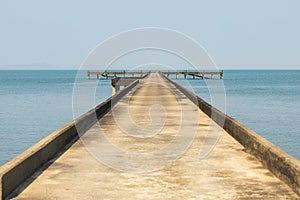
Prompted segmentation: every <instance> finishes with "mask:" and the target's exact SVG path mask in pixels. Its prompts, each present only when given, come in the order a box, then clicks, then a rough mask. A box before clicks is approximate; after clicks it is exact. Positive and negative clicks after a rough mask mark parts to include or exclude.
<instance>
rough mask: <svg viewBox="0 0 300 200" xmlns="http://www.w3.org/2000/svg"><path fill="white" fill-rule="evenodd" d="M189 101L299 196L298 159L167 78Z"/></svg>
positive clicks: (299, 172) (299, 171)
mask: <svg viewBox="0 0 300 200" xmlns="http://www.w3.org/2000/svg"><path fill="white" fill-rule="evenodd" d="M165 78H166V79H167V80H169V81H170V82H172V83H173V84H174V85H175V86H176V87H177V88H178V89H179V90H180V91H181V92H182V93H184V94H185V95H186V96H187V97H188V98H189V99H190V100H191V101H193V102H194V103H195V104H196V105H197V106H199V108H200V109H201V110H202V111H203V112H204V113H206V114H207V115H208V116H210V117H211V118H212V119H213V120H214V121H215V122H216V123H217V124H219V125H220V126H221V127H223V129H224V130H226V131H227V132H228V133H229V134H230V135H231V136H232V137H233V138H235V139H236V140H237V141H238V142H239V143H240V144H242V145H243V146H244V147H245V149H246V151H247V152H249V153H251V154H252V155H254V156H255V157H256V158H257V159H258V160H260V162H261V163H262V164H263V165H264V166H265V167H266V168H267V169H269V170H270V171H271V172H272V173H273V174H274V175H275V176H277V177H278V178H279V179H281V180H282V181H283V182H285V183H286V184H287V185H289V186H290V187H291V188H292V189H293V190H294V191H295V193H296V194H298V195H299V196H300V161H298V160H297V159H295V158H294V157H292V156H290V155H289V154H287V153H286V152H284V151H283V150H281V149H280V148H278V147H277V146H275V145H274V144H272V143H271V142H269V141H268V140H266V139H264V138H263V137H261V136H259V135H258V134H257V133H255V132H254V131H252V130H250V129H249V128H247V127H246V126H244V125H243V124H241V123H240V122H238V121H236V120H235V119H233V118H231V117H229V116H227V115H226V114H224V113H222V112H221V111H219V110H218V109H216V108H214V107H213V106H211V105H210V104H208V103H207V102H205V101H204V100H203V99H201V98H200V97H198V96H196V95H194V94H193V93H192V92H191V91H189V90H187V89H186V88H184V87H182V86H181V85H179V84H178V83H175V82H174V81H172V80H170V79H168V78H167V77H165Z"/></svg>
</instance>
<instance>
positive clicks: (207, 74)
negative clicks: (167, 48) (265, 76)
mask: <svg viewBox="0 0 300 200" xmlns="http://www.w3.org/2000/svg"><path fill="white" fill-rule="evenodd" d="M159 72H161V73H162V74H164V75H166V76H167V77H169V76H170V75H175V78H176V79H178V77H180V76H182V77H184V78H185V79H187V78H188V77H192V78H193V79H196V78H200V79H214V76H215V75H216V76H218V78H219V79H223V76H224V72H223V71H189V70H182V71H159ZM149 73H151V71H142V70H141V71H125V70H123V71H87V79H91V76H92V75H95V78H96V79H99V78H100V77H104V78H105V79H108V78H115V77H130V76H131V77H137V76H139V77H143V76H144V75H147V74H149Z"/></svg>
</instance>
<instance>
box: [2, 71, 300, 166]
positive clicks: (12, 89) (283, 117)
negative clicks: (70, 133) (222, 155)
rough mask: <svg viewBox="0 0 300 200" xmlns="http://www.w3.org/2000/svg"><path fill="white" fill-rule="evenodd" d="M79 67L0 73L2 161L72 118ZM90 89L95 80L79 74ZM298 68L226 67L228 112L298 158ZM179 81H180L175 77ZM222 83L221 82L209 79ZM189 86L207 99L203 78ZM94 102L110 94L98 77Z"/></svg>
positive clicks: (225, 82)
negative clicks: (237, 68)
mask: <svg viewBox="0 0 300 200" xmlns="http://www.w3.org/2000/svg"><path fill="white" fill-rule="evenodd" d="M76 75H77V71H71V70H68V71H46V70H45V71H44V70H41V71H13V70H11V71H0V165H2V164H4V163H6V162H7V161H9V160H11V159H12V158H13V157H15V156H17V155H18V154H20V153H22V152H23V151H24V150H26V149H27V148H29V147H30V146H32V145H33V144H35V143H36V142H38V141H39V140H41V139H42V138H44V137H45V136H47V135H48V134H50V133H51V132H52V131H55V130H56V129H58V128H60V127H62V126H64V125H65V124H66V123H68V122H69V121H71V120H72V119H73V112H72V92H73V85H74V81H75V77H76ZM79 77H80V80H81V81H82V82H81V84H84V87H87V88H89V87H90V86H92V85H93V84H94V83H95V80H90V81H88V80H86V77H85V72H83V73H82V74H80V75H79ZM299 78H300V70H298V71H289V70H287V71H277V70H274V71H271V70H267V71H263V70H256V71H245V70H241V71H231V70H230V71H225V77H224V80H223V81H224V85H225V90H226V99H227V100H226V102H227V107H226V108H227V109H226V110H227V114H229V115H230V116H232V117H234V118H235V119H237V120H238V121H240V122H242V123H243V124H245V125H246V126H248V127H249V128H251V129H253V130H254V131H256V132H257V133H258V134H260V135H261V136H263V137H265V138H267V139H268V140H270V141H271V142H273V143H274V144H276V145H277V146H279V147H280V148H282V149H283V150H285V151H286V152H288V153H289V154H291V155H293V156H294V157H296V158H297V159H300V148H299V147H300V137H299V136H300V132H299V131H300V117H299V114H300V79H299ZM177 81H178V82H182V84H184V81H183V80H177ZM207 81H220V80H207ZM189 84H191V85H192V86H193V89H194V91H195V92H196V93H197V95H199V96H200V97H202V98H204V99H205V100H207V101H208V102H210V95H209V92H208V90H207V88H206V85H205V82H204V81H202V80H191V81H189ZM98 85H99V86H98V88H97V90H96V92H95V93H96V97H95V104H98V103H100V102H102V101H103V100H104V99H106V98H108V97H109V96H110V95H111V87H110V80H101V81H100V82H99V84H98Z"/></svg>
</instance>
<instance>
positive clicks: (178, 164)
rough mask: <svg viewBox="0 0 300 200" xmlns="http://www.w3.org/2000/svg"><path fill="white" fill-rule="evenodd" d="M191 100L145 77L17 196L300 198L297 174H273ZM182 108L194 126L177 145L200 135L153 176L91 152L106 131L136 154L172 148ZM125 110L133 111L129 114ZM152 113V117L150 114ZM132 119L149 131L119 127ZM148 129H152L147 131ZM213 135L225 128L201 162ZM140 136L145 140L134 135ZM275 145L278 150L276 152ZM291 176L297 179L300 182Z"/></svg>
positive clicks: (156, 79) (154, 77) (294, 169)
mask: <svg viewBox="0 0 300 200" xmlns="http://www.w3.org/2000/svg"><path fill="white" fill-rule="evenodd" d="M120 92H121V91H120ZM188 96H189V95H187V94H186V93H185V92H184V91H183V90H182V89H180V86H177V85H176V84H173V83H172V82H170V81H168V80H167V79H166V78H164V77H163V76H162V75H160V74H159V73H151V74H150V75H149V76H147V77H146V78H144V79H140V80H139V83H138V84H137V85H136V86H135V87H134V89H131V90H129V91H126V93H124V96H123V97H122V98H121V99H120V100H119V101H118V102H117V103H116V105H115V106H114V107H113V108H112V109H111V110H110V111H108V112H107V113H106V114H104V115H103V116H101V117H99V121H98V122H99V123H95V124H94V125H93V126H91V128H89V129H88V130H87V132H86V133H85V135H84V136H83V137H84V138H83V140H81V139H79V140H77V141H75V142H74V144H72V145H71V146H70V147H68V148H66V149H65V151H64V152H63V153H62V154H58V155H57V156H56V157H55V158H54V159H52V160H50V161H49V164H48V165H46V167H43V168H41V169H40V170H37V171H36V173H35V174H34V175H33V176H31V178H29V179H27V181H26V182H25V183H24V184H23V185H21V187H19V188H17V190H15V191H14V193H13V194H12V195H11V196H10V197H13V198H15V199H299V196H297V194H296V193H295V192H294V191H297V190H298V188H299V187H298V186H297V184H298V183H297V182H296V181H297V180H298V179H299V177H298V178H297V177H294V178H295V182H294V184H295V187H294V188H293V187H291V186H288V185H286V184H285V183H284V182H283V181H281V180H280V179H278V178H277V177H275V175H273V174H272V173H271V172H270V171H269V170H268V169H266V167H265V166H266V165H264V164H262V161H261V159H260V157H259V156H256V155H255V154H253V155H252V154H250V153H251V151H250V153H248V152H249V151H248V150H247V146H246V145H244V144H243V137H244V136H240V139H238V140H241V141H239V142H238V141H237V140H236V139H235V138H233V137H232V136H233V135H234V133H233V131H231V130H229V128H228V131H230V133H228V132H227V131H226V130H224V129H223V128H222V127H220V126H218V124H217V122H214V121H213V120H212V119H211V118H210V117H209V116H208V115H207V114H206V113H207V109H205V108H203V110H200V109H199V108H198V107H197V106H196V105H195V104H194V103H193V102H192V101H191V100H190V98H188ZM127 102H129V104H127ZM154 105H161V106H162V107H163V108H164V109H165V112H153V113H151V109H150V108H153V106H154ZM201 106H202V104H201V105H200V107H201ZM182 109H184V111H185V114H186V115H185V116H187V117H186V118H185V119H186V121H185V123H186V125H187V126H186V128H187V129H186V132H185V134H183V135H181V136H180V140H175V141H174V142H175V146H176V145H177V146H180V145H181V143H183V142H185V141H186V140H189V139H190V138H189V137H190V136H191V135H190V133H191V132H192V131H193V128H194V127H195V126H196V132H195V137H194V138H193V139H192V140H191V141H192V142H191V143H190V146H189V147H188V148H187V149H186V151H184V152H183V154H182V155H180V156H179V157H178V158H177V159H174V160H173V161H172V162H170V163H169V164H167V165H166V166H165V167H163V168H161V169H158V170H155V171H152V172H147V173H132V171H131V169H132V168H127V167H128V166H130V165H128V163H122V162H119V163H114V160H113V161H112V163H111V164H112V165H113V164H118V167H109V166H107V165H106V164H105V163H104V164H103V163H102V162H101V161H99V160H97V159H95V155H94V156H93V155H92V154H91V153H90V152H89V151H91V150H90V149H89V148H88V147H91V148H93V149H97V148H98V147H99V146H101V145H103V144H102V142H103V140H104V137H103V136H102V135H101V134H99V126H100V127H101V130H102V131H103V132H104V133H105V137H106V138H108V139H109V141H110V142H111V143H112V144H114V145H116V146H117V147H118V148H120V149H123V150H125V151H127V152H129V153H130V152H139V153H149V152H153V151H156V150H158V149H161V148H163V147H164V146H166V145H168V144H170V142H171V141H173V139H174V137H175V136H176V134H177V133H178V132H179V131H180V128H181V119H182ZM126 110H128V113H126V112H124V111H126ZM149 110H150V113H151V116H152V117H153V118H151V116H149ZM164 113H167V115H166V116H165V117H166V118H165V122H164V126H163V127H160V126H161V120H159V119H160V117H161V115H163V114H164ZM128 114H130V118H131V119H132V121H133V122H135V123H136V125H138V127H140V128H141V130H144V131H140V132H139V131H138V130H137V128H136V127H134V126H131V125H130V124H128V126H126V127H123V128H122V129H121V128H120V123H119V124H118V123H117V122H118V121H119V122H120V121H122V120H123V122H126V121H128V117H129V116H128ZM197 119H199V120H197ZM226 120H227V118H226ZM226 123H227V124H225V125H226V126H229V125H228V123H229V122H228V120H227V121H226ZM123 125H124V124H123ZM125 125H126V124H125ZM145 127H146V128H147V127H148V129H143V128H145ZM149 127H151V129H150V130H156V131H157V133H156V134H155V135H153V136H149V135H143V134H147V131H146V130H149ZM226 129H227V128H226ZM240 129H241V128H240ZM214 131H221V132H222V133H221V137H220V139H219V140H218V142H217V144H216V146H215V148H214V149H213V151H212V152H211V153H210V154H209V155H208V156H207V157H206V158H205V159H204V160H200V159H199V151H200V148H201V146H202V145H203V139H204V138H205V137H208V139H209V137H211V136H210V133H212V132H214ZM239 131H241V130H239ZM137 133H138V135H135V134H137ZM236 133H237V132H236ZM247 141H249V140H247ZM264 143H265V141H262V143H259V142H258V144H260V145H264ZM242 144H243V145H244V146H243V145H242ZM89 145H91V146H89ZM247 145H249V144H247ZM259 148H261V149H262V147H259ZM259 148H257V149H259ZM272 148H273V149H275V150H277V149H276V148H277V147H272ZM98 150H100V151H103V152H104V155H107V156H109V157H111V158H116V157H119V156H120V155H119V154H115V152H114V151H111V150H110V149H109V148H103V149H98ZM174 150H176V149H174ZM267 151H272V150H270V149H269V150H267ZM172 155H173V154H172V152H170V153H169V154H160V155H159V156H158V157H156V158H157V159H158V160H157V161H158V162H157V165H159V164H160V163H164V162H165V161H166V160H168V158H169V157H170V156H172ZM282 156H283V157H284V156H286V155H285V154H283V155H282ZM132 159H134V158H132ZM285 159H286V160H288V161H289V162H290V163H292V164H293V166H292V167H289V168H287V169H289V170H290V171H292V173H293V174H295V176H297V175H298V174H299V172H300V171H298V169H299V166H300V165H299V162H298V161H296V160H293V158H290V157H288V156H287V157H285ZM269 160H270V158H268V157H265V162H269ZM117 161H118V160H117ZM136 161H137V162H136ZM278 162H280V163H278V166H274V167H275V168H277V169H281V168H282V167H284V165H285V163H284V162H281V161H278ZM147 163H152V162H151V160H150V161H149V160H140V162H138V160H135V163H134V164H135V165H134V167H136V168H140V169H143V168H145V169H147V168H149V169H151V166H148V165H147ZM154 163H155V162H154ZM129 164H130V163H129ZM120 168H121V169H122V170H120ZM0 171H1V170H0ZM284 173H286V172H284ZM288 178H289V180H294V179H293V177H288ZM293 190H294V191H293Z"/></svg>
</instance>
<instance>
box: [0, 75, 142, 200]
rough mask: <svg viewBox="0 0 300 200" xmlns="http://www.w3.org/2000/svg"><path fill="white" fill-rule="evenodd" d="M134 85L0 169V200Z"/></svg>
mask: <svg viewBox="0 0 300 200" xmlns="http://www.w3.org/2000/svg"><path fill="white" fill-rule="evenodd" d="M137 84H138V80H136V81H134V82H132V83H131V84H130V85H129V86H128V87H127V88H125V89H124V90H122V91H120V92H119V93H117V94H116V95H114V96H113V97H111V98H109V99H107V100H106V101H104V102H103V103H101V104H100V105H98V106H96V108H95V109H92V110H90V111H88V112H87V113H85V114H83V115H81V116H80V117H79V118H77V119H75V120H74V121H72V122H70V123H68V124H67V125H65V126H64V127H62V128H60V129H58V130H57V131H54V132H53V133H52V134H50V135H49V136H47V137H46V138H44V139H43V140H41V141H40V142H38V143H37V144H35V145H34V146H32V147H31V148H29V149H28V150H26V151H24V152H23V153H22V154H20V155H19V156H17V157H16V158H14V159H13V160H11V161H10V162H8V163H6V164H5V165H3V166H1V167H0V199H3V198H5V197H7V196H8V195H9V194H10V193H11V192H12V191H14V190H15V189H16V188H17V187H18V186H19V185H20V184H22V183H23V182H24V181H25V180H26V179H28V178H29V177H30V176H31V175H32V174H33V173H34V172H36V171H37V170H38V169H39V168H40V167H42V166H43V165H44V164H45V163H47V162H49V161H50V160H51V159H53V157H54V156H55V155H56V154H58V153H61V151H63V149H64V148H65V147H66V146H67V145H70V143H72V142H73V141H75V140H76V139H77V138H78V133H77V131H79V132H80V133H84V132H85V131H86V130H88V129H89V128H90V127H92V126H93V124H95V123H96V122H97V121H98V120H97V118H100V117H102V116H103V115H104V114H106V113H107V112H108V111H109V110H110V109H111V106H112V105H113V104H114V103H116V102H117V101H118V100H119V99H120V98H121V97H123V96H124V95H125V94H126V93H127V92H129V91H130V90H131V89H132V88H133V87H135V86H136V85H137Z"/></svg>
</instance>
